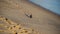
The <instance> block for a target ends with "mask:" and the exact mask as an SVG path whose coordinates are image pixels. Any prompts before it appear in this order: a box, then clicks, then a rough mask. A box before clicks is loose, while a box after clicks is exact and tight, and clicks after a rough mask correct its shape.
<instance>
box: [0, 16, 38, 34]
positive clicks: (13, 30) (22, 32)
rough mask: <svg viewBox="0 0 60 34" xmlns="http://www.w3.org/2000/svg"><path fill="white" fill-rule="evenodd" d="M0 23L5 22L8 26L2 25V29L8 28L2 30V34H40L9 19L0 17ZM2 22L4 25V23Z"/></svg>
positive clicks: (0, 25)
mask: <svg viewBox="0 0 60 34" xmlns="http://www.w3.org/2000/svg"><path fill="white" fill-rule="evenodd" d="M0 21H3V22H4V23H6V24H0V27H4V28H6V30H1V29H0V32H3V33H4V32H6V33H9V34H39V33H38V32H37V31H35V30H34V29H31V28H26V27H23V26H22V25H21V24H17V23H15V22H13V21H11V20H9V19H8V18H5V17H2V16H0ZM3 22H2V23H3Z"/></svg>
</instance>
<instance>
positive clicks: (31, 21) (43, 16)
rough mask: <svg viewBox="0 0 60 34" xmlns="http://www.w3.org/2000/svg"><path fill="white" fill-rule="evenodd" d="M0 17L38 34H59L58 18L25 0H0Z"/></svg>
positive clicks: (59, 17) (59, 24)
mask: <svg viewBox="0 0 60 34" xmlns="http://www.w3.org/2000/svg"><path fill="white" fill-rule="evenodd" d="M0 15H1V16H3V17H6V18H8V19H10V20H12V21H13V22H16V23H19V24H22V26H24V27H28V28H33V29H35V30H37V31H38V32H39V33H40V34H60V16H58V15H56V14H54V13H52V12H49V11H48V10H46V9H44V8H42V7H39V6H37V5H35V4H32V3H30V2H28V1H26V0H0ZM30 15H32V18H30Z"/></svg>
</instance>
